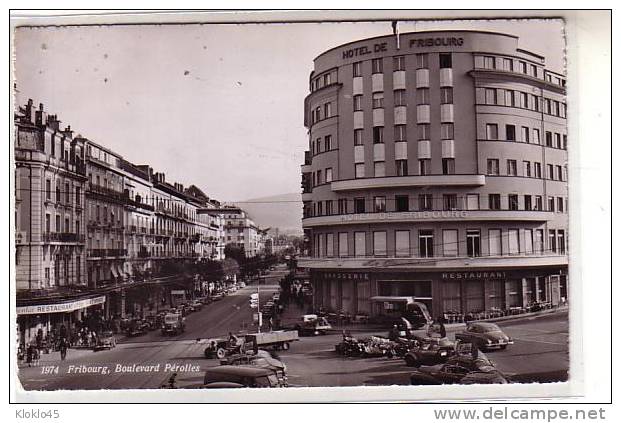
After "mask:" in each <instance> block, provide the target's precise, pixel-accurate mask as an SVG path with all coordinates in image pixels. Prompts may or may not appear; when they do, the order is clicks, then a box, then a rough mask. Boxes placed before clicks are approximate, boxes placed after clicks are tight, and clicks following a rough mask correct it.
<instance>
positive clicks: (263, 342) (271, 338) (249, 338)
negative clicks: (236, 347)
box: [245, 330, 300, 352]
mask: <svg viewBox="0 0 621 423" xmlns="http://www.w3.org/2000/svg"><path fill="white" fill-rule="evenodd" d="M245 339H246V343H247V344H252V347H253V349H254V351H255V352H256V351H257V350H259V349H268V348H271V349H275V350H278V349H280V350H284V351H286V350H288V349H289V348H290V346H291V343H292V342H294V341H298V340H299V339H300V338H299V336H298V331H297V330H276V331H271V332H261V333H249V334H247V335H246V336H245Z"/></svg>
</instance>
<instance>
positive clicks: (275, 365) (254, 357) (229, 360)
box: [220, 350, 287, 386]
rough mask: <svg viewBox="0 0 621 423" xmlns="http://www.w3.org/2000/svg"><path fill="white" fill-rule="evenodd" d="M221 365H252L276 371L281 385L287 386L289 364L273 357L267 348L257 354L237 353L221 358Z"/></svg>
mask: <svg viewBox="0 0 621 423" xmlns="http://www.w3.org/2000/svg"><path fill="white" fill-rule="evenodd" d="M220 364H221V365H233V366H239V365H250V366H257V367H261V368H263V369H268V370H271V371H273V372H274V374H275V375H276V377H277V378H278V382H279V384H280V386H287V365H286V364H285V363H283V362H282V361H280V360H279V359H278V358H276V357H273V356H272V355H271V354H270V353H269V352H267V351H265V350H258V351H257V353H256V354H235V355H233V356H230V357H226V358H224V359H222V360H220Z"/></svg>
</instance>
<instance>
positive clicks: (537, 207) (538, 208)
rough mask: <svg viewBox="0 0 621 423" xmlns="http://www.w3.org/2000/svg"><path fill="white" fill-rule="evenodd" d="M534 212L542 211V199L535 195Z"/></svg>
mask: <svg viewBox="0 0 621 423" xmlns="http://www.w3.org/2000/svg"><path fill="white" fill-rule="evenodd" d="M535 210H536V211H543V197H542V196H541V195H535Z"/></svg>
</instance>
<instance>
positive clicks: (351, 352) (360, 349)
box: [334, 337, 365, 357]
mask: <svg viewBox="0 0 621 423" xmlns="http://www.w3.org/2000/svg"><path fill="white" fill-rule="evenodd" d="M334 349H335V351H336V352H337V353H338V354H340V355H343V356H345V357H360V356H361V355H362V354H363V353H364V349H365V344H364V343H363V342H360V341H358V340H357V339H356V338H351V337H346V338H343V341H341V343H340V344H337V345H335V346H334Z"/></svg>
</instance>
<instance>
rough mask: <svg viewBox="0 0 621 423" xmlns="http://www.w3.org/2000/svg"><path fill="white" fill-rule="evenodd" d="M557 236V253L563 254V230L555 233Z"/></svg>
mask: <svg viewBox="0 0 621 423" xmlns="http://www.w3.org/2000/svg"><path fill="white" fill-rule="evenodd" d="M557 236H558V253H559V254H565V230H564V229H559V230H558V231H557Z"/></svg>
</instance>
